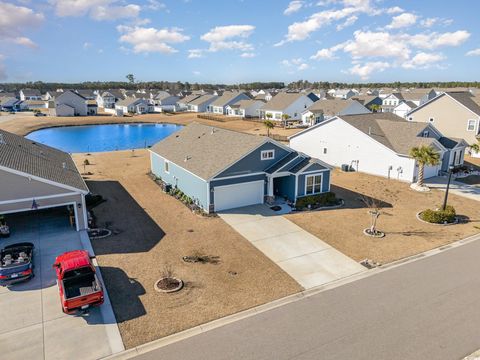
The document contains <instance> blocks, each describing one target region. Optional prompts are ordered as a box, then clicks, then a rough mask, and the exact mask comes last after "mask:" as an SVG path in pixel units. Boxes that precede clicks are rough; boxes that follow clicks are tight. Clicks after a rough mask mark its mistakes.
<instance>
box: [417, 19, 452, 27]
mask: <svg viewBox="0 0 480 360" xmlns="http://www.w3.org/2000/svg"><path fill="white" fill-rule="evenodd" d="M452 22H453V20H452V19H442V18H438V17H434V18H426V19H423V20H421V21H420V26H422V27H424V28H431V27H432V26H434V25H441V26H448V25H451V24H452Z"/></svg>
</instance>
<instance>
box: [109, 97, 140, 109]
mask: <svg viewBox="0 0 480 360" xmlns="http://www.w3.org/2000/svg"><path fill="white" fill-rule="evenodd" d="M140 101H143V100H142V99H137V98H134V97H126V98H125V99H122V100H119V101H117V102H116V103H115V106H127V107H128V106H130V105H134V104H135V103H139V102H140Z"/></svg>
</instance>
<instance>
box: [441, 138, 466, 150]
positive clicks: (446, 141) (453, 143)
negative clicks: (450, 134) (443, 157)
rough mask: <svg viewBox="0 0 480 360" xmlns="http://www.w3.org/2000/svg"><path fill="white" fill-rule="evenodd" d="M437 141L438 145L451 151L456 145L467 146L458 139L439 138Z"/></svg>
mask: <svg viewBox="0 0 480 360" xmlns="http://www.w3.org/2000/svg"><path fill="white" fill-rule="evenodd" d="M438 141H439V142H440V144H442V145H443V146H445V147H446V148H447V149H453V148H454V147H455V146H457V145H458V144H461V145H464V146H468V144H467V143H466V142H465V140H463V139H459V138H447V137H441V138H440V139H438Z"/></svg>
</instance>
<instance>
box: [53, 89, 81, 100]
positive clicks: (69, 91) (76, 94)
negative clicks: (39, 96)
mask: <svg viewBox="0 0 480 360" xmlns="http://www.w3.org/2000/svg"><path fill="white" fill-rule="evenodd" d="M69 93H70V94H73V95H75V96H78V97H80V98H82V99H83V100H87V99H85V98H84V97H83V96H82V95H80V94H79V93H76V92H75V91H72V90H67V91H64V92H63V93H62V94H61V95H59V96H58V97H56V98H55V101H57V100H59V99H60V98H61V97H62V96H64V95H66V94H69Z"/></svg>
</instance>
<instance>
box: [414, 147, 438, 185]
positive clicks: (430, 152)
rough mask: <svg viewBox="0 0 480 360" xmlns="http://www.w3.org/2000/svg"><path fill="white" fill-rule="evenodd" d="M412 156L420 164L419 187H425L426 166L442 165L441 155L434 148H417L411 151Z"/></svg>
mask: <svg viewBox="0 0 480 360" xmlns="http://www.w3.org/2000/svg"><path fill="white" fill-rule="evenodd" d="M410 156H411V157H412V158H413V159H414V160H415V161H416V162H417V163H418V179H417V186H418V187H423V186H424V182H423V180H424V170H425V165H429V166H435V165H438V164H440V154H439V153H438V152H437V151H435V149H434V148H433V147H432V146H426V145H422V146H415V147H413V148H411V149H410Z"/></svg>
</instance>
